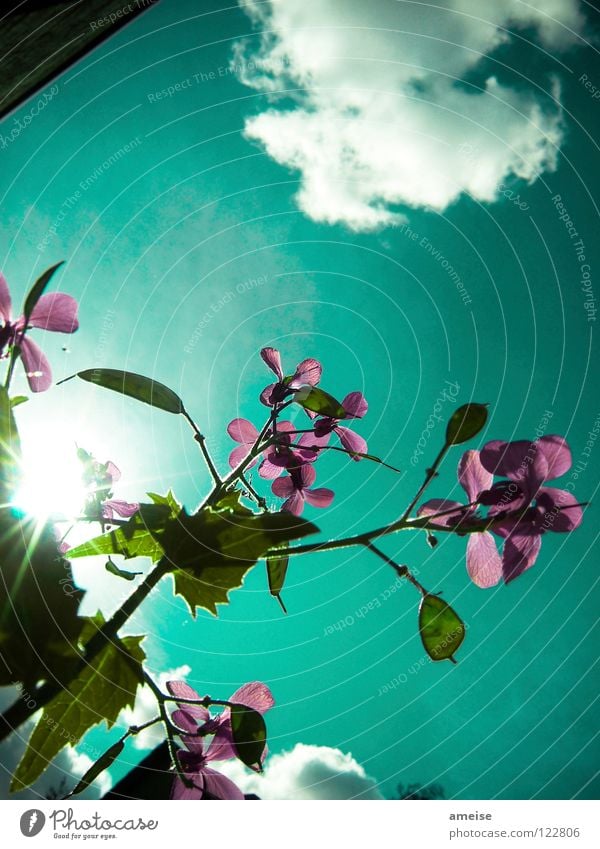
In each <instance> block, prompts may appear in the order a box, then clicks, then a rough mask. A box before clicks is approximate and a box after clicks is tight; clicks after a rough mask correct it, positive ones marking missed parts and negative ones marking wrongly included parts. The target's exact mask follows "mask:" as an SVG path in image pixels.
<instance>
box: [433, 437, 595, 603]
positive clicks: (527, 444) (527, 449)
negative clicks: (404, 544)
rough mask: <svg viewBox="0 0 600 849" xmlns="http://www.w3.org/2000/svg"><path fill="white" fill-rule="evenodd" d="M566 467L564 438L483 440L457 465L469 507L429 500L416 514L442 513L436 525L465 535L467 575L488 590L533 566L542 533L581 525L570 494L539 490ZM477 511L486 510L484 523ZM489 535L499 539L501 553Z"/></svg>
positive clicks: (568, 456) (568, 455)
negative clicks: (454, 529)
mask: <svg viewBox="0 0 600 849" xmlns="http://www.w3.org/2000/svg"><path fill="white" fill-rule="evenodd" d="M571 462H572V461H571V451H570V449H569V446H568V445H567V442H566V440H565V439H564V438H563V437H562V436H554V435H553V436H542V437H541V438H540V439H537V440H535V441H533V442H531V441H527V440H518V441H515V442H501V441H499V440H494V441H492V442H488V443H487V444H486V445H484V447H483V448H482V449H481V451H466V452H465V453H464V454H463V456H462V458H461V460H460V463H459V465H458V480H459V482H460V484H461V486H462V488H463V489H464V490H465V492H466V494H467V498H468V501H469V503H468V504H467V505H461V504H459V503H458V502H456V501H448V500H443V499H432V500H430V501H427V502H426V503H425V504H423V505H422V506H421V507H420V508H419V511H418V514H419V515H421V516H435V515H436V514H440V513H443V514H444V515H443V516H440V517H439V518H437V519H435V521H436V522H437V523H439V524H441V525H443V526H445V527H454V528H456V530H457V531H458V532H459V533H461V532H463V533H469V542H468V544H467V571H468V573H469V576H470V577H471V580H472V581H473V582H474V583H475V584H477V586H479V587H492V586H494V585H495V584H497V583H498V582H499V581H500V580H501V579H502V578H503V579H504V581H505V583H509V582H510V581H512V580H514V579H515V578H517V577H518V576H519V575H521V574H522V573H523V572H525V571H526V570H527V569H529V568H530V567H531V566H533V564H534V563H535V561H536V559H537V556H538V554H539V552H540V548H541V544H542V536H543V534H545V533H546V532H547V531H554V532H555V533H556V532H558V533H567V532H569V531H573V530H575V528H577V527H578V526H579V525H580V524H581V522H582V519H583V511H582V508H581V505H580V504H578V503H577V501H576V499H575V497H574V496H573V495H572V493H570V492H569V491H568V490H566V489H557V488H556V487H551V486H546V485H545V484H546V482H547V481H549V480H552V479H553V478H557V477H560V476H561V475H563V474H564V473H565V472H567V471H568V470H569V469H570V468H571ZM495 477H497V478H501V479H500V480H496V481H494V478H495ZM478 507H487V508H488V510H487V516H486V517H485V518H484V517H482V516H481V515H480V514H479V512H478ZM453 508H456V509H455V510H454V509H453ZM492 534H494V535H495V536H497V537H499V538H500V540H502V541H503V545H502V552H501V553H500V552H499V550H498V548H497V546H496V541H495V539H494V536H492Z"/></svg>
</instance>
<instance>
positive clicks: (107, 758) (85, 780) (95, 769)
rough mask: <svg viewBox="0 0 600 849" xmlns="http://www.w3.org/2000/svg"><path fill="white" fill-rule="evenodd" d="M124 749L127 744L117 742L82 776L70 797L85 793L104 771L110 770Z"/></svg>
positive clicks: (121, 741)
mask: <svg viewBox="0 0 600 849" xmlns="http://www.w3.org/2000/svg"><path fill="white" fill-rule="evenodd" d="M124 747H125V744H124V742H123V740H117V742H116V743H113V745H112V746H111V747H110V749H107V750H106V751H105V752H104V754H103V755H101V756H100V757H99V758H98V760H97V761H96V763H94V764H92V766H91V767H90V768H89V769H88V771H87V772H86V773H85V775H84V776H82V778H81V779H80V781H79V782H78V783H77V785H76V787H75V789H74V790H72V791H71V792H70V793H69V796H77V795H78V794H79V793H83V791H84V790H86V789H87V788H88V787H89V786H90V784H93V782H94V781H95V780H96V779H97V778H98V776H99V775H101V773H103V772H104V770H106V769H108V768H109V767H110V766H111V765H112V764H113V763H114V762H115V760H116V759H117V758H118V757H119V755H120V754H121V752H122V751H123V749H124Z"/></svg>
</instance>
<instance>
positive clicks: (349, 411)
mask: <svg viewBox="0 0 600 849" xmlns="http://www.w3.org/2000/svg"><path fill="white" fill-rule="evenodd" d="M342 407H343V408H344V410H345V412H346V416H345V419H344V421H345V420H346V419H362V417H363V416H364V415H365V414H366V412H367V410H368V409H369V406H368V404H367V401H366V399H365V396H364V395H363V394H362V392H350V394H349V395H346V397H345V398H344V400H343V401H342ZM309 415H310V413H309ZM313 415H314V414H313ZM311 418H312V416H311ZM339 422H340V419H334V418H331V417H330V416H321V417H319V418H317V419H315V423H314V428H315V436H316V437H317V439H319V438H320V439H322V438H323V437H325V436H328V435H329V434H330V433H335V434H337V436H338V437H339V439H340V442H341V443H342V445H343V447H344V448H345V449H346V451H349V452H350V456H351V457H352V459H353V460H362V457H356V456H353V455H355V454H366V453H367V443H366V442H365V440H364V439H363V438H362V436H359V435H358V434H357V433H354V431H352V430H350V428H347V427H343V425H340V423H339ZM309 436H310V434H309ZM301 441H302V440H301ZM309 442H310V440H308V439H306V440H305V444H306V445H308V444H309ZM317 445H319V443H318V442H317Z"/></svg>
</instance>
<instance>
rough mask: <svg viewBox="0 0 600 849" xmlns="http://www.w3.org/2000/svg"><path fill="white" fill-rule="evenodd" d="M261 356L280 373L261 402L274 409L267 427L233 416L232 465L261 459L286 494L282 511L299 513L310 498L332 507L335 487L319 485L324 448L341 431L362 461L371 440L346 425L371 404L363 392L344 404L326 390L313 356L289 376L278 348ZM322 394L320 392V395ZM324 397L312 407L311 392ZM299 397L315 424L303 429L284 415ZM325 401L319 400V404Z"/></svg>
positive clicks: (264, 472) (265, 473) (262, 472)
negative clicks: (320, 387) (317, 466)
mask: <svg viewBox="0 0 600 849" xmlns="http://www.w3.org/2000/svg"><path fill="white" fill-rule="evenodd" d="M260 355H261V357H262V359H263V360H264V362H265V363H266V365H267V366H268V367H269V369H271V371H272V372H273V373H274V374H275V376H276V378H277V382H276V383H270V384H269V385H268V386H266V387H265V388H264V389H263V391H262V392H261V393H260V400H261V402H262V403H263V404H264V405H265V406H267V407H269V408H270V411H271V414H270V417H269V421H268V422H267V424H266V425H265V427H264V428H263V430H262V431H260V432H259V430H258V429H257V428H256V427H255V426H254V425H253V424H252V422H250V421H248V420H247V419H240V418H238V419H233V421H231V422H230V423H229V425H228V427H227V433H228V434H229V436H230V437H231V438H232V439H233V440H234V441H235V442H237V443H239V445H238V447H237V448H234V449H233V451H232V452H231V454H230V456H229V465H230V466H231V468H232V469H237V468H238V467H240V466H243V467H244V468H247V469H249V468H251V467H252V466H254V465H256V464H257V463H258V462H259V461H260V465H259V468H258V474H259V476H260V477H261V478H263V479H265V480H271V481H272V484H271V491H272V492H273V494H274V495H276V496H277V497H278V498H282V499H284V501H283V505H282V508H281V509H282V510H286V511H288V512H290V513H294V514H295V515H296V516H299V515H300V514H301V513H302V511H303V509H304V504H305V503H306V502H307V503H308V504H311V505H312V506H313V507H328V506H329V505H330V504H331V502H332V500H333V498H334V492H333V491H332V490H331V489H327V488H325V487H317V488H314V487H313V484H314V483H315V480H316V471H315V469H314V463H315V461H316V460H317V459H318V457H319V456H320V454H321V453H322V451H323V450H324V449H326V448H327V447H328V443H329V439H330V437H331V434H335V435H336V436H337V437H338V439H339V441H340V443H341V446H342V447H341V449H339V450H341V451H344V452H346V453H347V454H348V456H350V457H351V458H352V459H353V460H356V461H358V460H361V459H362V456H361V455H364V454H366V452H367V443H366V442H365V440H364V439H363V438H362V436H359V435H358V434H357V433H354V431H352V430H350V428H348V427H346V426H344V425H341V424H340V422H341V421H342V420H344V421H346V420H348V419H361V418H362V417H363V416H364V415H365V414H366V412H367V409H368V405H367V402H366V400H365V397H364V395H363V394H362V393H361V392H351V393H350V394H349V395H346V397H345V398H344V400H343V401H342V403H341V404H337V402H335V399H333V398H331V396H329V395H327V394H326V393H323V392H321V390H316V391H315V388H316V387H317V385H318V384H319V382H320V380H321V375H322V371H323V370H322V366H321V364H320V363H319V362H318V361H317V360H315V359H312V358H309V359H306V360H303V361H302V362H301V363H298V365H297V366H296V369H295V371H294V373H293V374H291V375H288V376H285V374H284V371H283V367H282V364H281V355H280V353H279V351H277V350H276V349H275V348H263V349H262V350H261V352H260ZM317 393H320V394H317ZM315 394H317V400H318V401H323V399H325V403H323V404H322V409H321V411H316V410H315V409H314V408H313V407H314V405H313V407H311V406H309V404H308V402H307V401H306V398H307V397H308V396H310V395H312V396H315ZM293 402H296V403H299V404H300V405H301V406H303V407H304V409H305V411H306V413H307V417H308V420H307V425H309V427H306V428H301V429H297V428H295V426H294V425H293V424H292V423H291V422H290V421H286V420H281V419H280V418H279V416H280V414H281V413H282V412H283V410H284V409H285V408H286V407H288V406H289V404H291V403H293ZM327 402H333V403H334V405H335V408H336V409H335V413H336V415H331V414H330V412H331V410H328V405H327ZM316 406H317V407H319V406H320V404H319V403H317V404H316Z"/></svg>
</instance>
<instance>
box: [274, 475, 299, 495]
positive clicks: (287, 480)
mask: <svg viewBox="0 0 600 849" xmlns="http://www.w3.org/2000/svg"><path fill="white" fill-rule="evenodd" d="M271 491H272V492H273V494H274V495H276V496H277V497H278V498H287V497H288V496H289V495H291V494H292V493H293V492H294V484H293V481H292V479H291V477H290V476H289V475H286V476H285V477H283V478H277V479H276V480H274V481H273V483H272V484H271Z"/></svg>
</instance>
